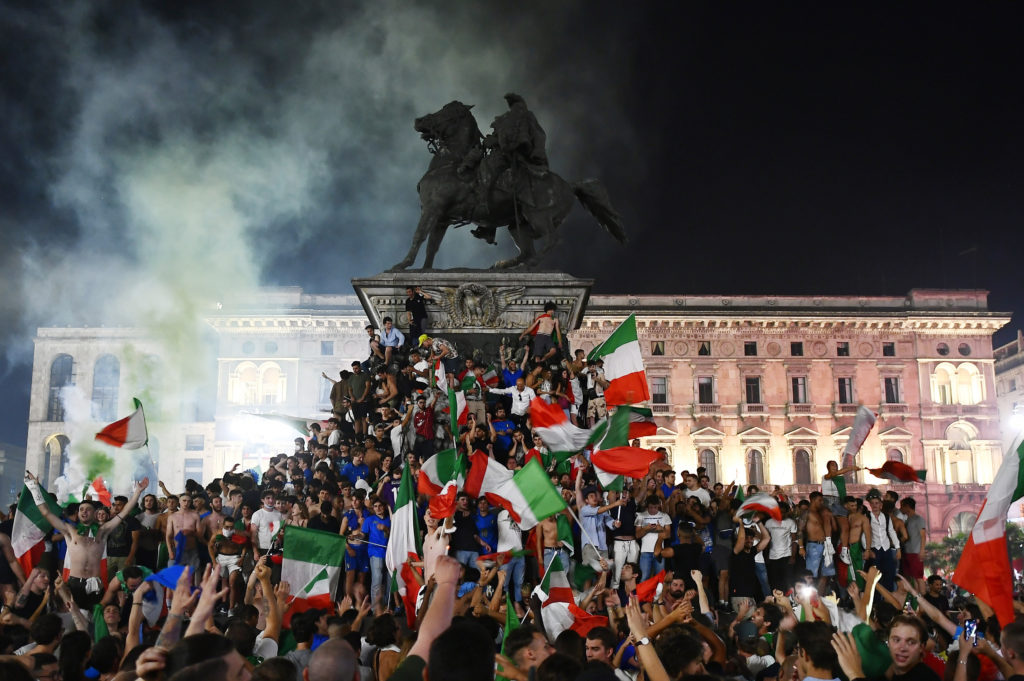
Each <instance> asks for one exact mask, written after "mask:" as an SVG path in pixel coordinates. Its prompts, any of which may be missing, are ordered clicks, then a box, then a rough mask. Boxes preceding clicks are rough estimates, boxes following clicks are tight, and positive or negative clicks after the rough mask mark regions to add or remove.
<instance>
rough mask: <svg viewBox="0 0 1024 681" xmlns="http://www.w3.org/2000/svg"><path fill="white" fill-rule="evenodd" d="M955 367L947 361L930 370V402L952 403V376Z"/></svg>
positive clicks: (954, 372)
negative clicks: (932, 370)
mask: <svg viewBox="0 0 1024 681" xmlns="http://www.w3.org/2000/svg"><path fill="white" fill-rule="evenodd" d="M955 374H956V369H955V368H953V365H952V364H950V363H948V362H943V363H942V364H940V365H938V366H937V367H935V371H934V372H932V402H934V403H936V404H953V395H954V393H953V376H954V375H955Z"/></svg>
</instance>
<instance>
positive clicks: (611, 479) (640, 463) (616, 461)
mask: <svg viewBox="0 0 1024 681" xmlns="http://www.w3.org/2000/svg"><path fill="white" fill-rule="evenodd" d="M630 420H631V412H630V411H629V410H628V409H622V408H621V407H620V408H619V409H616V410H615V412H614V413H613V414H612V415H611V416H610V417H609V418H608V419H607V420H606V421H604V422H602V423H601V424H598V425H597V426H596V427H595V429H594V431H595V435H599V439H597V440H596V441H595V444H594V449H593V452H592V453H591V455H590V462H591V463H592V464H594V470H595V472H596V473H597V479H598V482H600V483H601V486H602V487H604V488H605V489H619V490H621V489H622V487H621V481H620V480H616V478H617V477H618V476H623V475H628V476H629V477H631V478H638V479H639V478H642V477H644V476H645V475H647V473H648V471H649V470H650V467H651V463H652V462H653V461H656V460H657V459H658V458H659V457H660V455H659V454H658V453H657V452H654V451H651V450H649V449H641V448H639V447H630V446H629V427H630ZM604 424H607V425H604Z"/></svg>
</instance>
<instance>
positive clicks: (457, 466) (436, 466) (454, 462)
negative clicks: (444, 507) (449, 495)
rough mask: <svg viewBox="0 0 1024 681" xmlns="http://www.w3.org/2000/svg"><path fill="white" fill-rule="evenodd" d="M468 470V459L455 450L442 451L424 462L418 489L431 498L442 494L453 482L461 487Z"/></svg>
mask: <svg viewBox="0 0 1024 681" xmlns="http://www.w3.org/2000/svg"><path fill="white" fill-rule="evenodd" d="M466 468H467V466H466V457H464V456H462V455H461V454H459V453H458V452H457V451H455V450H454V449H445V450H442V451H440V452H438V453H437V454H435V455H434V456H432V457H430V458H429V459H427V460H426V461H424V462H423V465H422V466H421V467H420V474H419V478H418V479H417V489H418V490H419V493H420V494H425V495H427V496H428V497H430V496H435V495H438V494H440V493H441V491H442V490H443V489H444V487H445V485H447V484H448V482H449V481H451V480H454V481H455V483H456V485H458V486H460V487H461V486H462V483H463V481H464V480H465V479H466Z"/></svg>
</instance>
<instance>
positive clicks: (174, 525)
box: [164, 492, 200, 574]
mask: <svg viewBox="0 0 1024 681" xmlns="http://www.w3.org/2000/svg"><path fill="white" fill-rule="evenodd" d="M178 501H179V503H180V504H181V508H180V509H179V510H178V511H177V512H176V513H173V514H171V517H170V518H168V519H167V531H166V533H165V534H164V542H165V543H166V544H167V564H168V565H178V564H181V565H188V566H189V567H191V568H192V573H193V574H195V572H196V571H197V570H198V569H199V550H198V544H197V542H196V537H197V536H200V529H199V514H198V513H196V512H195V509H193V508H192V495H191V494H190V493H189V492H182V493H181V494H180V495H179V496H178ZM178 533H181V534H182V535H183V541H184V547H183V548H182V551H181V556H180V557H179V559H178V560H177V561H176V560H175V557H176V556H177V546H178V544H177V536H178Z"/></svg>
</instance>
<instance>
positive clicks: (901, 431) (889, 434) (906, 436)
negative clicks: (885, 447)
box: [878, 426, 914, 441]
mask: <svg viewBox="0 0 1024 681" xmlns="http://www.w3.org/2000/svg"><path fill="white" fill-rule="evenodd" d="M878 437H879V438H880V439H881V440H883V441H885V440H912V439H913V438H914V434H913V433H911V432H910V431H909V430H907V429H906V428H900V427H899V426H893V427H892V428H888V429H886V430H883V431H882V432H881V433H879V434H878Z"/></svg>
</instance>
